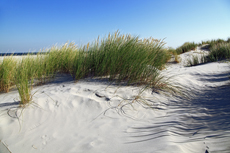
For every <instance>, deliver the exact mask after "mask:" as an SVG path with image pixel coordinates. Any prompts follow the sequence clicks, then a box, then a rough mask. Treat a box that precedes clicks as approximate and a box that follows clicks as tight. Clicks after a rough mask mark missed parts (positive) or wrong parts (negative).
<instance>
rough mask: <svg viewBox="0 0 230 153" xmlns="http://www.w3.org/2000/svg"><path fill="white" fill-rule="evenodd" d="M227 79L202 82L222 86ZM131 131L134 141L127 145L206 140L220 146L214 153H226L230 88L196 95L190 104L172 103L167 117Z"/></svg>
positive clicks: (219, 77) (229, 138)
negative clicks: (155, 141) (152, 141)
mask: <svg viewBox="0 0 230 153" xmlns="http://www.w3.org/2000/svg"><path fill="white" fill-rule="evenodd" d="M228 76H229V75H228V73H225V74H220V75H213V76H211V77H210V78H209V79H201V80H202V81H207V82H222V81H226V79H227V78H228ZM199 78H200V77H199ZM201 78H202V77H201ZM203 78H207V76H205V77H203ZM228 79H229V78H228ZM172 119H173V120H172ZM153 120H154V119H153ZM156 120H157V121H156ZM150 122H151V121H150ZM132 129H133V130H132V131H133V132H131V133H130V134H131V137H136V141H133V142H128V143H140V142H144V141H151V140H154V139H158V138H161V137H168V138H169V137H170V138H172V137H175V139H173V140H175V141H174V143H186V142H195V141H196V142H197V141H201V142H203V143H204V144H205V140H207V139H212V142H214V143H215V145H217V146H220V147H219V150H218V151H217V152H229V151H230V145H226V144H229V141H230V84H227V85H224V86H219V87H209V88H206V89H205V90H203V91H196V96H194V97H193V98H192V99H190V100H180V101H171V103H170V105H169V106H168V113H167V116H162V117H161V119H157V118H155V120H154V121H153V122H152V123H150V124H146V125H143V126H139V127H132ZM178 138H179V139H178ZM207 148H209V147H208V146H207ZM207 150H208V149H207ZM207 150H206V151H207Z"/></svg>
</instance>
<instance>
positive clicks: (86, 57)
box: [0, 31, 170, 105]
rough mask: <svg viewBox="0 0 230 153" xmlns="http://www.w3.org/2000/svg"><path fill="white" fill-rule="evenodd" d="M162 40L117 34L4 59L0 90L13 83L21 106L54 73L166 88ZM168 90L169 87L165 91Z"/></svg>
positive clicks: (6, 88) (30, 98) (0, 74)
mask: <svg viewBox="0 0 230 153" xmlns="http://www.w3.org/2000/svg"><path fill="white" fill-rule="evenodd" d="M164 45H165V43H164V42H163V41H162V40H157V39H153V38H149V39H143V40H142V39H139V37H135V36H131V35H129V34H127V35H120V33H119V32H118V31H117V32H115V33H114V34H112V35H110V34H109V35H108V36H107V37H105V38H103V39H101V40H100V39H99V37H98V39H97V40H96V41H95V42H94V43H92V44H89V43H88V44H87V45H86V46H83V47H80V48H78V47H77V46H76V45H75V44H74V43H69V44H68V43H66V44H65V45H63V46H62V47H56V46H54V47H52V48H51V49H50V50H49V51H48V52H47V53H43V52H41V53H40V54H37V56H33V57H32V56H30V55H28V56H27V57H25V58H23V59H21V60H20V61H19V62H16V61H14V60H13V58H9V59H4V61H3V62H2V63H1V69H0V77H1V82H0V83H1V84H0V85H1V86H0V89H1V90H5V91H7V92H8V91H9V87H10V86H11V85H12V84H15V85H16V87H17V89H18V92H19V95H20V104H21V105H26V104H28V103H30V101H31V100H32V96H33V95H32V94H31V90H32V87H33V85H35V84H43V83H45V82H46V81H47V80H50V79H52V78H54V77H55V76H56V74H57V73H69V74H71V75H72V76H73V78H74V79H75V80H76V81H77V80H79V79H83V78H85V77H99V78H104V77H107V78H109V80H110V81H112V82H117V83H127V84H128V85H130V84H135V85H145V86H147V87H148V88H151V89H166V88H167V84H166V83H164V82H163V81H162V80H163V79H162V78H163V76H160V71H159V70H161V69H163V68H164V66H165V64H166V62H167V61H168V60H169V59H170V54H169V52H168V51H167V50H165V49H164V48H163V47H164ZM168 89H169V88H168Z"/></svg>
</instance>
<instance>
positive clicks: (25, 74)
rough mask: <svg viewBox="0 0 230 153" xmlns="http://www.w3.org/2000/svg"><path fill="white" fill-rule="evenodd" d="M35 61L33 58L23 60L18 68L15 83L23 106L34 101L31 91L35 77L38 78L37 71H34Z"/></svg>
mask: <svg viewBox="0 0 230 153" xmlns="http://www.w3.org/2000/svg"><path fill="white" fill-rule="evenodd" d="M34 61H35V60H34V59H33V58H31V57H29V56H27V57H26V58H24V59H22V60H21V62H20V63H19V64H18V65H17V67H16V71H15V74H14V83H15V84H16V87H17V90H18V93H19V96H20V105H21V106H25V105H26V104H28V103H30V102H31V100H32V94H31V89H32V84H33V81H34V77H35V76H36V71H35V70H36V69H34V68H35V66H36V65H35V63H34Z"/></svg>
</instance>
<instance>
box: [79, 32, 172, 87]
mask: <svg viewBox="0 0 230 153" xmlns="http://www.w3.org/2000/svg"><path fill="white" fill-rule="evenodd" d="M163 46H164V42H163V41H160V40H155V39H152V38H149V39H145V40H140V39H139V38H138V37H134V36H131V35H120V34H119V32H116V33H115V34H114V35H108V37H107V38H104V39H103V40H101V41H99V40H97V41H96V42H95V43H93V44H92V45H89V44H88V45H87V47H86V46H85V47H84V48H83V49H82V50H80V51H79V52H78V54H77V56H75V60H74V70H75V73H74V75H75V79H79V78H82V77H86V76H97V77H104V76H106V77H108V78H109V80H111V81H117V82H123V81H126V82H127V83H128V84H131V83H135V84H145V83H150V82H154V79H155V74H156V71H157V70H158V69H162V68H163V67H164V65H165V63H166V62H167V60H168V54H167V52H166V51H165V50H163Z"/></svg>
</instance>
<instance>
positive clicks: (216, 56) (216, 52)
mask: <svg viewBox="0 0 230 153" xmlns="http://www.w3.org/2000/svg"><path fill="white" fill-rule="evenodd" d="M208 58H209V60H210V61H218V60H222V59H228V58H230V42H228V43H219V44H216V45H214V46H212V47H211V48H210V54H209V56H208Z"/></svg>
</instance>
